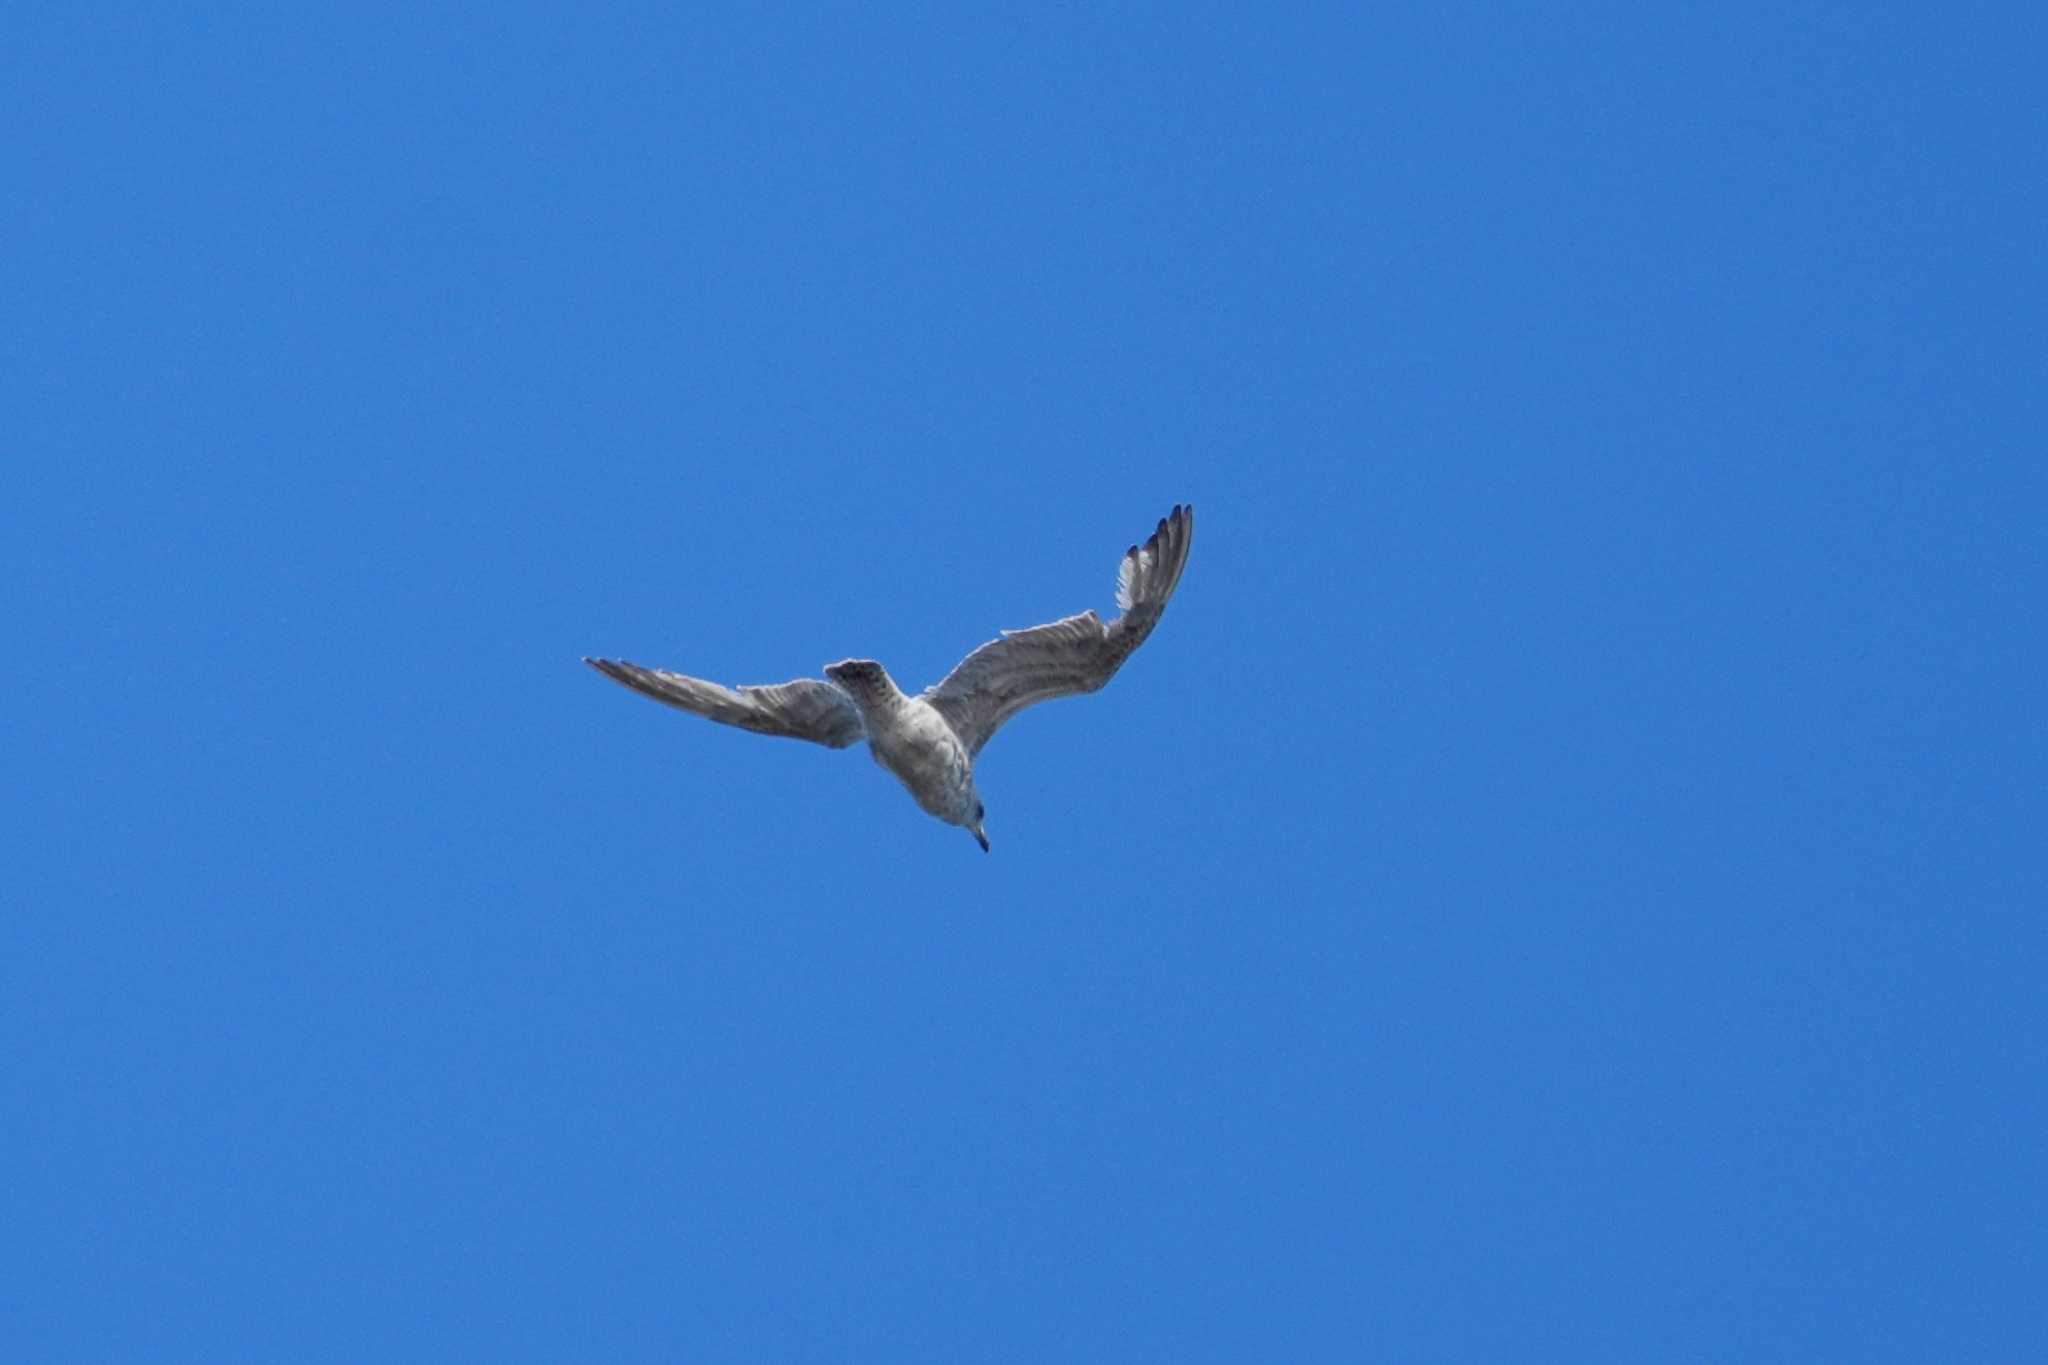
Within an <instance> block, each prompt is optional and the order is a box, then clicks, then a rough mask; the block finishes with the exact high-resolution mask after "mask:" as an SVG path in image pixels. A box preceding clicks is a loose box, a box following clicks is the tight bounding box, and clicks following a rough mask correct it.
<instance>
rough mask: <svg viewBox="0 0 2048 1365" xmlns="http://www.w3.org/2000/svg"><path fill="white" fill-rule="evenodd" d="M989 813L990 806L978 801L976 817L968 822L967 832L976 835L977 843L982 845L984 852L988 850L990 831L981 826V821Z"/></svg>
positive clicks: (975, 808)
mask: <svg viewBox="0 0 2048 1365" xmlns="http://www.w3.org/2000/svg"><path fill="white" fill-rule="evenodd" d="M987 814H988V807H986V806H984V805H982V804H981V802H979V801H976V802H975V803H974V818H973V819H972V820H970V821H968V822H967V832H968V833H969V834H972V835H973V836H974V842H975V843H977V844H980V845H981V851H982V852H983V853H986V852H988V831H987V830H985V829H983V828H982V827H981V822H982V820H983V818H984V817H986V816H987Z"/></svg>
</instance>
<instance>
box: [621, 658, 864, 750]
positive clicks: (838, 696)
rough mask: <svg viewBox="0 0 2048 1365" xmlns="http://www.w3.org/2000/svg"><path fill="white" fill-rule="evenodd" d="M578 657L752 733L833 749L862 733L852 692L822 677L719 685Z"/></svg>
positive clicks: (647, 690)
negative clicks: (765, 684)
mask: <svg viewBox="0 0 2048 1365" xmlns="http://www.w3.org/2000/svg"><path fill="white" fill-rule="evenodd" d="M583 662H584V663H587V664H589V665H590V666H591V667H592V668H594V669H596V670H597V671H598V672H600V673H602V674H604V675H605V676H606V677H607V678H610V679H612V680H613V681H615V682H621V683H624V684H625V685H626V686H627V687H630V688H632V689H633V690H634V691H635V692H638V693H640V694H642V695H643V696H649V697H652V698H654V699H655V700H656V701H663V702H667V703H668V704H669V705H670V706H676V707H680V708H682V709H683V710H685V711H689V712H693V713H695V714H696V715H700V716H705V717H708V718H709V719H711V720H715V721H717V722H719V723H720V724H722V725H737V726H739V727H740V728H741V729H742V730H752V731H753V732H754V733H755V734H757V735H787V736H789V737H790V738H791V739H807V740H809V741H811V743H813V744H823V745H826V746H827V747H829V748H833V749H844V748H846V747H847V746H848V745H850V744H858V743H860V741H861V740H862V739H864V738H866V736H867V727H865V726H864V725H862V724H861V721H860V711H859V710H858V709H857V708H856V707H855V706H854V704H853V698H851V697H849V696H847V695H846V694H845V693H844V692H841V691H840V690H839V689H838V688H836V687H834V686H833V685H832V684H831V683H828V682H826V681H824V680H823V679H821V678H798V679H797V680H796V681H794V682H786V683H776V684H775V685H774V686H772V687H721V686H719V685H718V684H717V683H713V682H705V681H704V680H703V679H702V678H686V677H684V676H683V675H682V674H680V673H669V672H665V671H663V670H661V669H658V668H642V667H640V665H638V664H629V663H622V662H620V661H619V660H617V659H585V660H584V661H583Z"/></svg>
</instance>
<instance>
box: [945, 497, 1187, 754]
mask: <svg viewBox="0 0 2048 1365" xmlns="http://www.w3.org/2000/svg"><path fill="white" fill-rule="evenodd" d="M1194 538H1195V509H1194V508H1192V507H1175V508H1174V509H1173V512H1172V514H1171V515H1169V516H1167V517H1165V518H1163V519H1162V520H1161V521H1160V523H1159V526H1158V529H1157V530H1155V531H1153V533H1152V535H1151V537H1150V538H1149V539H1147V540H1146V542H1145V544H1144V546H1143V547H1142V548H1141V547H1139V546H1136V545H1133V546H1132V547H1131V548H1130V549H1129V550H1126V551H1125V552H1124V557H1123V561H1122V562H1121V563H1120V564H1118V566H1117V575H1116V604H1117V605H1118V606H1119V607H1122V608H1123V611H1124V614H1123V615H1122V616H1119V617H1117V619H1116V620H1114V621H1111V622H1110V623H1109V624H1108V625H1104V624H1103V623H1102V620H1101V618H1100V617H1098V616H1096V614H1095V613H1094V612H1092V611H1084V612H1082V613H1081V614H1080V615H1079V616H1069V617H1067V618H1066V619H1065V620H1061V621H1053V622H1050V623H1048V624H1046V625H1042V626H1033V627H1031V629H1029V630H1006V631H1004V632H1003V633H1002V636H1001V637H1000V638H998V639H994V640H990V641H989V642H988V643H987V644H985V645H983V646H982V647H981V648H979V649H977V650H975V651H974V652H973V653H972V654H969V655H968V656H967V657H966V658H964V659H962V660H961V661H960V662H959V664H958V665H957V666H955V667H954V669H953V671H952V672H951V673H948V674H947V675H946V676H945V677H944V678H943V679H941V680H940V681H939V682H938V683H937V684H936V685H935V686H933V687H930V688H928V689H926V691H925V693H924V699H925V700H926V701H928V702H930V703H931V705H932V706H933V708H934V709H936V710H937V711H938V713H939V714H940V715H942V716H944V717H945V718H946V723H947V724H948V725H951V726H952V727H953V732H954V733H955V734H957V735H959V736H960V740H961V742H962V743H963V744H965V745H966V746H967V751H968V752H969V753H970V754H978V753H980V752H981V746H982V745H984V744H986V743H988V740H989V736H990V735H993V734H994V733H995V732H996V730H997V728H998V727H999V726H1001V725H1002V723H1003V722H1004V721H1006V720H1008V719H1009V718H1010V717H1011V716H1014V715H1016V714H1017V713H1018V712H1019V711H1021V710H1023V709H1024V708H1025V707H1027V706H1030V705H1032V704H1033V703H1036V702H1041V701H1049V700H1051V699H1052V698H1054V697H1071V696H1074V695H1075V694H1077V693H1081V692H1093V691H1095V690H1096V689H1097V688H1099V687H1101V686H1102V685H1103V684H1104V683H1106V682H1108V681H1109V680H1110V679H1111V678H1112V677H1114V676H1116V671H1117V670H1118V669H1119V668H1122V667H1123V666H1124V660H1125V659H1128V658H1130V657H1131V651H1132V650H1134V649H1136V648H1137V647H1138V646H1139V645H1141V644H1143V643H1145V637H1146V636H1148V635H1150V634H1151V633H1152V627H1154V626H1156V625H1158V624H1159V616H1160V613H1161V612H1163V611H1165V610H1166V601H1167V599H1168V598H1170V597H1172V596H1173V590H1174V589H1175V588H1177V587H1179V586H1180V575H1181V571H1182V570H1183V569H1185V568H1186V567H1187V563H1188V547H1189V546H1190V545H1191V544H1193V543H1194Z"/></svg>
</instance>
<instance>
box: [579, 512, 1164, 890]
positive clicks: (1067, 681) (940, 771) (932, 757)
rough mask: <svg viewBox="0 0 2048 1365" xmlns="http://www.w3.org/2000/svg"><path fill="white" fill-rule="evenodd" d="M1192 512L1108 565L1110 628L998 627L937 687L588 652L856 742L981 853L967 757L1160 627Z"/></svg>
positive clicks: (650, 689)
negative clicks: (768, 673)
mask: <svg viewBox="0 0 2048 1365" xmlns="http://www.w3.org/2000/svg"><path fill="white" fill-rule="evenodd" d="M1194 535H1195V509H1194V508H1193V507H1191V506H1190V507H1182V506H1179V505H1176V506H1175V507H1174V509H1173V512H1172V513H1171V515H1169V516H1166V517H1162V518H1161V519H1160V522H1159V526H1158V529H1156V530H1155V531H1153V532H1152V534H1151V536H1150V537H1149V538H1147V540H1146V541H1145V543H1144V545H1143V546H1137V545H1133V546H1132V547H1131V548H1130V549H1128V550H1126V551H1125V552H1124V557H1123V560H1122V562H1121V563H1120V564H1118V566H1117V573H1116V604H1117V607H1118V609H1119V610H1121V611H1122V612H1123V615H1121V616H1119V617H1117V619H1116V620H1114V621H1111V622H1110V623H1109V624H1108V625H1104V624H1103V623H1102V620H1101V618H1099V617H1098V616H1096V614H1095V613H1094V612H1093V611H1084V612H1082V613H1081V614H1080V615H1078V616H1068V617H1065V618H1064V619H1062V620H1058V621H1053V622H1050V623H1048V624H1046V625H1042V626H1033V627H1031V628H1030V629H1029V630H1006V631H1004V632H1002V634H1001V635H1000V636H998V637H997V638H996V639H993V640H990V641H989V642H988V643H987V644H985V645H983V646H981V648H979V649H977V650H975V651H974V652H973V653H972V654H969V655H968V656H967V657H966V658H964V659H962V660H961V661H960V662H959V664H958V665H957V666H956V667H955V668H954V669H953V671H952V672H951V673H948V674H947V675H946V676H945V677H944V678H942V679H940V680H939V681H938V682H937V683H935V684H933V685H932V686H930V687H927V688H926V689H925V690H924V691H923V692H922V693H920V694H919V695H917V696H915V697H911V696H905V695H904V694H903V692H902V691H901V690H900V689H899V688H898V687H897V686H896V683H895V681H894V680H893V679H892V678H890V676H889V673H888V670H887V669H885V668H883V667H882V666H881V665H880V664H879V663H877V662H875V661H874V660H873V659H842V660H840V661H839V662H838V663H836V664H827V665H826V666H825V669H824V674H825V677H824V678H823V679H819V678H798V679H796V680H795V681H793V682H786V683H775V684H772V685H769V686H762V687H723V686H720V685H719V684H718V683H714V682H705V681H704V680H703V679H701V678H687V677H684V676H683V675H682V674H680V673H670V672H667V671H665V670H662V669H659V668H642V667H640V665H638V664H629V663H624V662H621V661H620V660H617V659H585V660H584V661H583V662H584V663H587V664H589V665H590V666H591V667H592V668H594V669H596V670H597V671H598V672H600V673H602V674H604V675H605V676H606V677H608V678H611V679H614V680H615V681H617V682H621V683H623V684H625V685H626V686H627V687H630V688H632V689H633V690H634V691H635V692H639V693H641V694H642V695H644V696H649V697H652V698H654V699H655V700H656V701H659V702H666V703H668V704H669V705H670V706H675V707H680V708H681V709H683V710H685V711H689V712H691V713H693V714H695V715H699V716H704V717H706V718H708V719H711V720H715V721H718V722H720V723H721V724H724V725H737V726H739V727H740V728H741V729H743V730H752V731H753V732H754V733H755V734H757V735H787V736H789V737H790V738H792V739H807V740H809V741H810V742H811V743H813V744H823V745H825V746H826V747H827V748H831V749H845V748H848V747H850V746H852V745H855V744H858V743H860V741H861V740H863V739H865V740H867V742H868V750H869V752H870V753H872V754H873V755H874V759H875V762H877V763H879V764H881V765H882V766H883V767H884V768H887V769H888V770H889V771H890V772H892V773H894V774H896V777H897V779H898V780H899V781H901V782H902V783H903V785H904V786H905V787H906V788H908V789H909V791H910V795H911V796H912V798H914V799H915V800H916V802H917V804H918V805H920V806H922V807H924V809H925V811H926V813H928V814H930V815H933V816H936V817H937V818H938V819H941V820H943V821H945V822H946V823H947V824H949V825H959V826H960V827H961V828H963V829H965V830H966V831H967V832H968V833H969V834H972V835H973V836H974V838H975V842H977V843H979V844H980V845H981V851H982V852H984V853H986V852H988V831H987V829H986V828H984V822H985V820H986V817H987V811H986V809H985V808H984V807H983V805H982V800H981V793H980V792H979V791H978V790H977V789H976V788H975V785H974V761H975V759H976V758H978V757H979V756H980V754H981V749H982V746H983V745H985V744H987V743H988V741H989V737H990V736H991V735H993V734H995V732H996V731H997V730H998V729H999V728H1000V727H1001V726H1002V724H1003V722H1004V721H1006V720H1008V719H1009V718H1010V717H1011V716H1014V715H1016V714H1017V713H1018V712H1019V711H1021V710H1023V709H1024V708H1025V707H1027V706H1031V705H1034V704H1035V703H1038V702H1042V701H1050V700H1052V699H1053V698H1054V697H1071V696H1074V695H1077V694H1079V693H1083V692H1094V691H1097V690H1099V689H1100V688H1101V687H1102V685H1103V684H1104V683H1106V682H1108V681H1109V680H1110V679H1111V678H1113V677H1115V676H1116V671H1117V670H1118V669H1119V668H1122V667H1123V664H1124V660H1126V659H1128V658H1130V657H1131V652H1132V651H1133V650H1135V649H1136V648H1137V647H1138V646H1139V645H1141V644H1143V643H1145V637H1146V636H1148V635H1150V634H1151V633H1152V628H1153V627H1154V626H1156V625H1158V624H1159V616H1160V613H1161V612H1163V611H1165V610H1166V602H1167V599H1168V598H1170V597H1172V596H1173V590H1174V589H1175V588H1176V587H1178V586H1179V584H1180V575H1181V570H1182V569H1184V568H1186V567H1187V562H1188V546H1189V545H1190V544H1191V543H1192V542H1193V540H1194Z"/></svg>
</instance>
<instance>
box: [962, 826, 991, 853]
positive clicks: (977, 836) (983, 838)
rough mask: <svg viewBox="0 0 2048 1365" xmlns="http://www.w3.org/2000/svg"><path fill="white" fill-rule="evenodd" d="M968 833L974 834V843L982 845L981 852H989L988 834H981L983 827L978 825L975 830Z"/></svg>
mask: <svg viewBox="0 0 2048 1365" xmlns="http://www.w3.org/2000/svg"><path fill="white" fill-rule="evenodd" d="M967 832H968V833H969V834H972V835H973V836H974V842H975V843H977V844H980V845H981V851H982V852H983V853H986V852H988V836H987V835H986V834H983V833H982V832H981V826H980V825H976V826H975V827H974V828H973V829H970V830H968V831H967Z"/></svg>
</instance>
